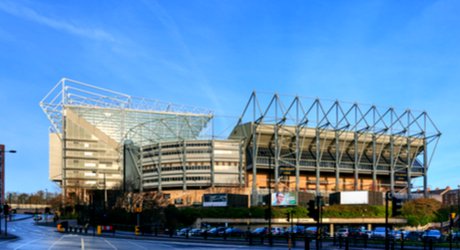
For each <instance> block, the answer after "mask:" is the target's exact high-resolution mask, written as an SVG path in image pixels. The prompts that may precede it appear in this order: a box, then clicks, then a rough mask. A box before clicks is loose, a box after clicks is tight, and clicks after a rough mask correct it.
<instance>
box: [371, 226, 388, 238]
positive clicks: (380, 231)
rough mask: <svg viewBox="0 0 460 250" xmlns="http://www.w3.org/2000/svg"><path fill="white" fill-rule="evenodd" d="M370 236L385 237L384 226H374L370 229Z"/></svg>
mask: <svg viewBox="0 0 460 250" xmlns="http://www.w3.org/2000/svg"><path fill="white" fill-rule="evenodd" d="M372 238H377V239H378V238H380V239H382V238H385V228H384V227H376V228H375V229H374V231H372Z"/></svg>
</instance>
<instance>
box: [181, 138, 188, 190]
mask: <svg viewBox="0 0 460 250" xmlns="http://www.w3.org/2000/svg"><path fill="white" fill-rule="evenodd" d="M186 146H187V145H186V143H185V140H184V141H182V190H184V191H185V190H187V156H186V154H187V148H186Z"/></svg>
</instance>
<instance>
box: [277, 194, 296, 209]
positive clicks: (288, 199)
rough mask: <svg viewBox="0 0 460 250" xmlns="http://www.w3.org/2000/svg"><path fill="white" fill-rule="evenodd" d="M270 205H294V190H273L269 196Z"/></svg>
mask: <svg viewBox="0 0 460 250" xmlns="http://www.w3.org/2000/svg"><path fill="white" fill-rule="evenodd" d="M271 202H272V206H295V205H297V196H296V193H295V192H275V193H272V197H271Z"/></svg>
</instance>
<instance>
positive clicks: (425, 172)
mask: <svg viewBox="0 0 460 250" xmlns="http://www.w3.org/2000/svg"><path fill="white" fill-rule="evenodd" d="M427 146H428V145H427V143H426V137H425V135H424V136H423V197H425V198H428V148H427Z"/></svg>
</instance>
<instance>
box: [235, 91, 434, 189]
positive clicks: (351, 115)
mask: <svg viewBox="0 0 460 250" xmlns="http://www.w3.org/2000/svg"><path fill="white" fill-rule="evenodd" d="M289 100H290V101H289V102H288V103H287V105H286V104H285V103H284V102H283V98H281V97H280V95H278V94H274V95H272V96H271V98H268V99H261V98H260V97H259V95H256V93H255V92H253V93H252V95H251V97H250V99H249V101H248V102H247V104H246V106H245V108H244V110H243V113H242V115H241V116H240V118H239V120H238V122H237V126H236V127H235V130H236V129H238V127H246V128H249V129H246V130H243V131H244V134H243V135H242V136H243V137H244V138H245V140H246V141H247V142H248V144H247V147H248V149H247V152H249V153H250V155H249V156H248V157H249V158H247V159H248V163H247V164H248V169H252V175H253V178H252V192H253V194H254V193H257V180H256V179H257V168H258V167H260V166H261V165H263V164H264V163H265V164H267V162H269V163H268V164H270V162H271V159H272V158H273V159H274V169H272V170H271V169H270V170H269V171H274V177H275V178H274V181H275V182H276V185H275V188H277V185H278V182H279V179H280V176H278V168H279V167H280V166H286V165H287V166H293V167H295V176H296V191H299V189H298V187H299V171H300V170H307V169H311V170H312V171H314V175H315V177H316V178H315V182H316V183H315V184H316V193H319V192H320V189H319V188H320V184H321V183H320V177H321V174H322V173H323V171H330V172H335V187H336V191H340V190H339V187H340V183H339V182H340V174H341V172H343V171H345V170H347V171H351V172H352V173H353V174H354V179H355V181H354V189H355V190H357V189H358V186H357V185H358V176H359V175H360V173H362V172H367V173H370V174H371V175H372V179H373V183H376V180H377V174H382V173H384V174H385V173H386V174H387V175H389V176H390V185H389V187H388V189H389V190H391V191H392V192H395V183H396V180H395V178H402V179H403V180H404V181H405V182H406V187H405V189H406V191H407V193H408V194H409V195H410V189H411V179H412V178H413V177H418V176H423V183H424V191H425V196H426V195H427V172H428V168H429V165H430V162H431V159H432V157H433V154H434V151H435V150H436V146H437V143H438V141H439V138H440V136H441V132H440V131H439V130H438V128H437V127H436V126H435V125H434V123H433V121H432V120H431V118H430V117H429V116H428V114H427V113H426V112H425V111H422V112H419V111H412V110H410V109H407V110H405V111H403V112H397V111H396V110H395V109H394V108H386V109H382V108H377V107H376V106H374V105H370V106H368V105H359V104H357V103H345V102H339V101H332V102H328V101H321V100H319V99H311V98H304V97H300V96H295V97H291V98H289ZM264 101H265V102H264ZM269 131H271V132H269ZM233 133H235V132H233ZM267 133H268V134H271V138H270V139H269V141H268V142H267V139H266V135H267ZM235 134H237V133H235ZM264 136H265V137H264ZM263 137H264V138H265V139H262V138H263ZM263 140H265V144H264V142H263ZM431 144H434V146H433V147H428V146H429V145H431ZM266 150H268V151H270V152H268V153H267V152H264V151H266ZM267 155H268V157H267ZM268 158H269V160H268V161H267V159H268ZM249 159H250V160H251V161H250V160H249ZM270 181H271V180H270ZM399 182H401V181H399ZM400 190H401V189H400ZM255 195H256V194H255Z"/></svg>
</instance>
